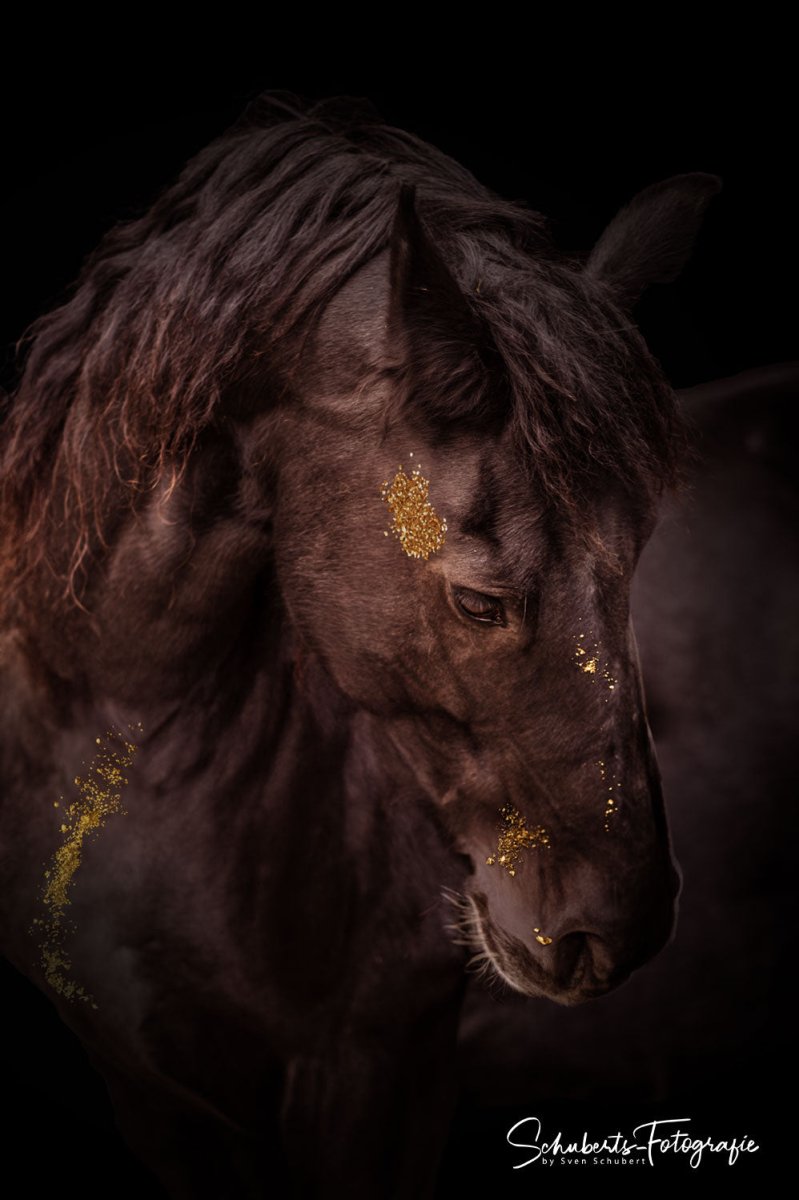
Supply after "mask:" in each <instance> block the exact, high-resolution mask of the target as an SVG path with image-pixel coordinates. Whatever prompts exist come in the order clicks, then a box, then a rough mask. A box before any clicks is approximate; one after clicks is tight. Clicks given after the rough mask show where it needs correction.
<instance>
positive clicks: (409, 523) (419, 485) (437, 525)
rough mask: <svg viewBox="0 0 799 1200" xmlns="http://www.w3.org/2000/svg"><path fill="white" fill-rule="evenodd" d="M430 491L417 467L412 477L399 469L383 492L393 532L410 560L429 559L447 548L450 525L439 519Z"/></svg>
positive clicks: (384, 486)
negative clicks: (429, 498)
mask: <svg viewBox="0 0 799 1200" xmlns="http://www.w3.org/2000/svg"><path fill="white" fill-rule="evenodd" d="M429 490H430V483H429V480H427V479H425V478H424V476H423V475H422V473H421V471H420V469H419V467H418V466H416V467H414V469H413V471H412V472H411V474H410V475H406V474H405V472H404V470H403V469H402V466H399V467H398V469H397V474H396V475H395V476H394V478H393V479H392V481H391V483H388V482H386V483H384V484H383V486H382V488H381V489H380V495H381V496H382V498H383V500H385V502H386V504H387V505H388V507H389V510H390V511H391V515H392V523H391V532H392V533H393V534H394V536H395V537H397V538H399V540H400V543H401V545H402V548H403V550H404V551H405V553H406V554H407V555H408V557H409V558H424V559H427V558H429V557H430V555H431V554H434V553H435V552H436V550H440V549H441V547H442V546H443V545H444V539H445V536H446V532H447V522H446V521H445V520H443V519H442V518H441V517H439V516H438V514H437V513H436V511H435V509H434V508H433V506H432V504H431V503H430V501H429V500H428V498H427V496H428V492H429ZM386 537H388V530H386Z"/></svg>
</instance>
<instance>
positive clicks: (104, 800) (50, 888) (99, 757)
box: [30, 724, 141, 1008]
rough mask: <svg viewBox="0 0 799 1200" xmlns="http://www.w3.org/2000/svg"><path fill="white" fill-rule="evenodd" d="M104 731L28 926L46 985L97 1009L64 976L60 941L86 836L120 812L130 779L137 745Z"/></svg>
mask: <svg viewBox="0 0 799 1200" xmlns="http://www.w3.org/2000/svg"><path fill="white" fill-rule="evenodd" d="M128 728H129V730H130V731H131V732H134V729H135V730H138V731H139V732H141V725H140V724H137V725H136V726H135V727H134V726H132V725H130V726H128ZM106 736H107V744H106V745H104V744H103V739H102V738H99V737H98V738H95V743H96V744H97V745H98V746H100V747H101V749H99V750H98V751H97V753H96V754H95V756H94V758H93V759H92V762H91V765H90V767H89V769H88V772H87V774H86V777H85V778H81V777H80V776H76V778H75V786H76V788H77V790H78V799H77V800H74V801H73V802H72V803H71V804H70V805H68V806H67V808H66V809H65V810H64V818H63V820H62V822H61V826H60V832H61V833H62V835H63V839H64V840H63V844H62V845H61V846H60V847H59V848H58V850H56V852H55V854H54V855H53V859H52V862H51V864H50V866H49V868H48V869H47V870H46V871H45V873H44V878H45V883H44V888H43V890H42V903H43V904H44V906H45V908H46V909H47V911H48V916H46V917H35V918H34V920H33V925H32V926H31V929H30V932H31V933H32V934H39V935H40V936H41V941H40V943H39V949H40V950H41V954H42V967H43V969H44V976H45V979H46V981H47V983H48V984H49V985H50V987H52V988H53V989H54V990H55V991H57V992H59V993H60V994H61V995H62V996H64V997H66V999H68V1000H76V999H78V1000H85V1001H87V1002H89V1003H90V1004H91V1006H92V1008H97V1005H96V1004H95V1003H94V999H93V997H92V996H90V995H89V994H88V992H86V991H85V990H84V989H83V988H82V987H81V986H80V985H79V984H77V983H75V982H74V981H73V980H72V979H70V978H69V977H68V972H69V971H70V970H71V967H72V963H71V961H70V959H69V956H68V955H67V953H66V951H65V950H64V946H63V942H64V938H65V936H66V933H67V927H66V925H67V923H66V921H65V917H64V911H65V909H66V907H67V905H68V904H69V903H70V901H69V894H68V893H69V889H70V887H71V886H72V883H73V881H74V877H75V873H76V871H77V870H78V867H79V866H80V864H81V854H82V850H83V843H84V839H85V838H87V837H88V836H89V834H91V833H93V832H94V831H95V830H97V829H101V828H102V827H103V825H104V824H105V821H106V820H107V818H108V817H109V816H112V815H114V814H116V813H122V815H124V810H123V808H122V805H121V800H122V788H123V787H124V786H125V785H126V784H127V782H128V781H127V779H126V777H125V775H124V774H123V771H124V770H125V769H126V768H127V767H129V766H131V764H132V763H133V759H134V757H135V755H136V746H135V745H134V743H133V742H129V741H126V740H125V738H124V737H123V736H122V735H121V734H118V733H117V731H116V730H110V731H109V732H108V733H107V735H106ZM62 799H63V797H62ZM53 807H54V808H58V807H59V803H58V801H57V800H54V801H53ZM70 924H71V923H70ZM71 929H72V930H73V931H74V929H75V926H74V924H71Z"/></svg>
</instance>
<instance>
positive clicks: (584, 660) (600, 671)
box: [574, 633, 617, 704]
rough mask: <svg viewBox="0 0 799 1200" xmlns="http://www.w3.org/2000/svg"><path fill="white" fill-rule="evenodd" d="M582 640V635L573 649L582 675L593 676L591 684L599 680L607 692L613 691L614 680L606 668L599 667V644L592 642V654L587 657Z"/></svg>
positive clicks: (614, 686) (583, 636)
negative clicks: (605, 686)
mask: <svg viewBox="0 0 799 1200" xmlns="http://www.w3.org/2000/svg"><path fill="white" fill-rule="evenodd" d="M584 638H585V634H584V633H581V634H579V635H578V640H577V644H576V646H575V648H574V661H575V663H576V664H577V666H578V667H579V668H580V670H581V671H582V672H583V673H584V674H586V675H593V676H594V679H592V681H591V682H592V683H595V682H596V680H597V679H601V680H603V682H604V683H605V684H606V685H607V688H608V691H610V692H613V691H615V690H616V683H617V681H616V679H615V678H614V676H613V675H611V673H610V671H608V669H607V667H600V665H599V643H598V642H594V653H593V654H591V656H590V657H588V651H587V650H586V648H585V646H584V645H581V642H582V641H583V640H584ZM605 703H606V704H607V700H605Z"/></svg>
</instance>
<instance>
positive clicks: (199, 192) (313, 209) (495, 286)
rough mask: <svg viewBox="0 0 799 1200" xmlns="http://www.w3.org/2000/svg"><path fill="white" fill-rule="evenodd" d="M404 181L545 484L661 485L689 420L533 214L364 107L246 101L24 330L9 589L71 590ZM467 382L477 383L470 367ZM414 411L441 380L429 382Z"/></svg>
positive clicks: (569, 500) (237, 397)
mask: <svg viewBox="0 0 799 1200" xmlns="http://www.w3.org/2000/svg"><path fill="white" fill-rule="evenodd" d="M402 183H414V184H415V185H416V197H417V203H418V211H419V215H420V219H421V220H422V221H423V223H424V225H425V226H426V228H427V229H428V230H429V231H430V233H431V235H432V236H433V237H434V239H435V242H436V244H437V246H438V247H439V249H440V253H441V254H442V256H443V257H444V259H445V261H446V262H447V264H448V266H449V267H450V269H451V271H452V273H453V274H454V275H455V277H456V278H457V280H458V282H459V284H460V286H461V287H462V289H463V292H464V294H465V296H466V297H468V302H469V303H470V304H471V305H472V306H473V308H474V310H475V312H476V313H477V314H478V315H479V317H480V318H481V319H482V320H483V321H484V322H485V323H486V324H487V326H488V327H489V328H490V330H491V333H492V336H493V338H494V342H495V344H496V346H497V348H498V349H499V352H500V356H501V358H502V361H503V368H504V371H505V373H506V378H507V380H508V383H509V385H510V387H509V395H510V398H511V406H510V411H509V413H508V419H510V420H512V422H513V428H514V433H515V436H516V440H517V442H518V445H519V447H520V449H521V450H522V451H523V452H524V453H525V454H526V455H527V458H528V460H529V462H530V465H531V469H532V470H533V472H534V474H535V477H536V479H537V481H538V483H539V484H540V486H541V487H542V489H543V490H544V492H545V493H546V495H547V497H548V498H549V500H550V501H551V502H552V504H553V505H555V506H556V507H557V508H558V509H560V510H561V511H563V512H564V513H565V514H567V515H568V514H571V516H572V517H574V516H575V515H576V514H577V513H578V512H579V509H580V505H581V503H582V502H583V499H584V496H583V488H584V481H585V480H587V479H588V478H589V477H592V476H593V475H596V473H597V472H600V473H601V472H602V471H608V472H612V473H613V475H614V477H615V478H617V479H621V480H624V481H625V482H626V485H627V486H629V487H630V488H631V489H632V490H633V491H635V489H639V490H640V489H643V490H644V491H645V492H647V493H649V492H652V491H660V490H661V489H662V488H663V487H668V486H673V485H674V484H675V483H678V482H679V477H680V470H679V468H680V464H681V462H682V461H683V460H684V457H685V452H686V446H687V440H686V430H685V427H684V425H683V423H682V419H681V417H680V415H679V413H678V411H677V408H676V403H675V399H674V396H673V393H672V392H671V389H670V388H669V386H668V384H667V383H666V381H665V379H664V378H663V376H662V373H661V371H660V368H659V366H658V364H657V363H656V362H655V360H654V359H653V358H652V357H651V355H650V354H649V352H648V351H647V349H646V347H645V345H644V343H643V340H642V338H641V336H640V334H639V332H638V331H637V329H636V327H635V325H634V324H633V323H632V321H631V320H630V317H629V315H628V314H627V313H625V312H624V311H623V310H622V309H621V308H619V307H618V306H617V305H616V303H615V302H614V300H613V297H612V293H611V292H610V290H609V289H608V288H606V286H605V285H603V284H602V283H600V282H598V281H596V280H595V279H592V278H591V277H590V276H589V275H587V274H586V273H585V272H584V271H583V269H582V266H583V263H582V261H581V260H580V259H579V258H577V257H568V256H563V255H562V254H561V253H560V252H559V251H558V250H557V249H556V248H555V246H554V245H553V243H552V240H551V237H550V234H549V231H548V226H547V223H546V221H545V219H544V218H543V217H542V216H541V215H540V214H538V213H536V212H533V211H531V210H530V209H528V208H526V207H525V206H524V205H523V204H522V203H520V202H508V201H505V200H503V199H501V198H500V197H498V196H497V195H495V194H494V193H493V192H492V191H491V190H490V189H489V188H487V187H485V186H483V185H482V184H481V183H479V182H478V181H477V180H476V179H475V178H474V177H473V175H472V174H471V173H470V172H469V171H468V170H467V169H466V168H465V167H463V166H461V165H460V164H458V163H457V162H455V161H454V160H453V159H451V158H449V157H448V156H447V155H446V154H444V153H443V152H441V151H439V150H437V149H436V148H434V147H432V146H430V145H428V144H426V143H425V142H423V141H421V140H420V139H419V138H418V137H416V136H415V135H413V134H412V133H409V132H405V131H403V130H400V129H397V128H394V127H391V126H389V125H387V124H385V123H384V122H383V121H382V119H381V117H380V114H379V113H377V112H376V111H375V110H374V108H372V107H371V106H370V105H369V104H368V102H363V101H353V100H352V99H350V98H347V97H337V98H335V99H333V100H328V101H323V102H320V103H313V102H309V101H306V100H303V99H300V98H298V97H297V96H295V95H293V94H291V93H286V92H282V91H279V92H267V93H264V94H263V95H262V96H260V97H258V99H257V100H255V101H254V102H253V103H252V104H251V105H250V106H249V108H248V109H247V110H246V111H245V113H244V114H243V115H242V117H241V118H240V119H239V120H238V121H237V122H236V123H235V124H234V125H233V126H232V127H231V128H230V129H229V130H227V132H226V133H224V134H223V135H222V136H221V137H219V138H217V139H216V140H215V141H213V142H212V143H211V144H210V145H209V146H207V147H206V148H205V149H204V150H202V151H201V152H200V153H199V154H198V155H197V156H196V157H195V158H193V159H192V160H191V161H190V162H189V163H188V164H187V165H186V167H185V168H184V169H183V171H182V173H181V174H180V176H179V177H178V179H177V180H176V181H175V182H174V183H173V184H172V185H171V186H169V187H167V188H166V189H165V190H164V191H163V192H162V193H161V194H160V195H159V196H158V198H157V199H156V201H155V202H154V203H153V205H152V206H151V208H150V209H149V211H147V212H146V213H145V214H144V215H143V216H140V217H138V218H136V219H133V220H128V221H124V222H121V223H119V224H117V225H116V226H115V227H114V228H112V229H111V230H110V231H109V232H108V233H107V234H106V235H105V236H104V238H103V239H102V241H101V242H100V244H99V245H98V246H97V248H96V249H95V250H94V252H93V253H92V254H91V255H90V256H89V257H88V259H87V260H86V262H85V264H84V266H83V269H82V271H81V273H80V275H79V277H78V279H77V281H76V283H75V284H74V285H73V287H72V289H71V295H70V296H69V298H68V299H67V300H66V301H65V302H64V303H63V304H62V305H61V306H60V307H57V308H55V309H54V310H53V311H51V312H49V313H47V314H45V315H42V316H40V317H39V318H37V319H36V320H35V321H34V322H33V323H32V324H31V325H30V326H29V328H28V329H27V330H26V331H25V334H24V335H23V337H22V338H21V339H20V341H19V343H18V351H19V355H20V370H19V383H18V386H17V387H16V389H15V390H14V392H13V393H12V395H10V396H9V397H8V401H7V405H6V409H7V411H6V419H5V422H4V425H3V427H2V435H1V436H2V445H1V446H0V531H1V532H0V539H2V540H1V541H0V572H1V573H2V575H1V577H2V592H1V593H0V595H3V596H5V597H8V596H10V595H11V594H12V593H17V594H20V589H21V585H22V584H23V583H24V581H25V579H26V578H28V577H29V576H30V575H31V573H32V572H33V571H34V570H35V569H36V568H38V567H40V566H42V565H46V566H48V567H49V568H50V571H51V572H52V573H53V575H54V576H55V577H56V578H57V579H58V580H59V581H60V584H61V585H62V586H63V591H64V594H65V595H68V596H71V597H72V598H74V599H75V600H76V601H79V591H80V586H79V585H80V581H81V580H82V579H85V578H86V577H87V574H88V572H89V570H90V568H91V565H92V563H93V562H94V561H95V560H96V557H97V555H98V554H99V553H100V552H101V551H102V548H103V547H104V546H107V545H108V544H109V539H110V537H111V536H112V533H113V530H114V528H115V527H116V525H117V524H118V522H119V521H120V520H121V519H122V518H123V517H124V514H125V513H126V512H127V511H130V509H131V508H135V507H136V504H137V498H139V497H140V496H141V495H142V494H143V493H146V492H148V491H150V490H152V489H154V488H156V487H159V486H165V485H168V486H174V484H175V483H176V482H177V481H178V480H179V479H180V477H181V475H182V473H183V471H184V470H185V468H186V464H187V462H188V460H189V458H190V456H191V453H192V450H193V448H194V447H195V445H196V444H197V440H198V438H200V437H201V436H202V435H204V434H205V433H206V431H211V430H213V428H214V427H216V426H222V425H224V424H225V422H228V421H230V419H231V413H232V412H233V411H234V409H235V407H236V405H237V404H241V403H242V400H241V397H242V396H244V395H249V394H251V395H255V394H257V395H258V396H259V397H260V402H261V403H263V404H267V403H269V402H270V398H272V397H273V396H274V395H275V393H276V390H277V389H278V388H279V387H280V386H282V384H281V381H282V382H283V383H285V381H286V380H287V379H288V380H290V378H291V373H292V370H293V367H294V366H295V365H296V364H297V362H298V360H299V356H300V354H301V353H302V345H303V338H304V336H305V335H306V334H307V332H308V330H309V328H310V327H311V325H312V323H313V319H314V317H315V316H316V315H317V314H319V313H321V311H322V309H323V308H324V306H325V305H326V304H327V303H328V302H329V301H330V299H331V298H332V297H333V296H334V295H335V293H336V292H337V290H338V289H339V288H340V287H341V286H342V285H343V283H344V282H346V280H347V279H348V278H349V277H350V276H351V275H352V274H353V273H354V272H355V271H356V270H358V268H359V267H361V266H362V265H364V264H365V263H366V262H367V261H369V260H370V259H371V258H372V257H373V256H374V255H375V254H376V253H378V252H379V251H381V250H383V249H385V248H386V246H387V245H388V243H389V238H390V234H391V228H392V222H393V219H394V215H395V212H396V206H397V195H398V189H399V187H400V185H401V184H402ZM476 384H479V381H476ZM429 386H430V389H431V395H430V397H429V404H430V408H431V411H432V410H434V409H436V408H437V407H438V408H441V407H442V406H445V407H448V408H450V410H451V413H452V414H455V415H456V414H457V408H458V405H459V404H460V403H462V402H463V397H462V395H461V396H459V394H458V392H457V390H456V389H449V391H448V390H447V389H446V388H444V389H443V390H442V389H441V388H440V387H437V388H436V390H435V394H433V389H434V386H435V381H433V380H431V381H430V385H429Z"/></svg>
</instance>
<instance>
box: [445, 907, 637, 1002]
mask: <svg viewBox="0 0 799 1200" xmlns="http://www.w3.org/2000/svg"><path fill="white" fill-rule="evenodd" d="M481 899H483V900H484V897H481ZM469 900H470V903H471V907H472V910H473V918H472V920H471V921H470V922H469V924H470V928H471V938H470V941H471V944H472V946H473V947H474V948H475V950H476V951H477V953H476V955H475V959H476V960H477V961H478V962H479V963H480V964H481V967H482V969H483V970H484V971H486V970H487V971H493V973H494V974H495V975H496V976H498V977H499V978H500V979H501V980H503V982H504V983H506V984H507V985H508V986H509V987H511V988H512V989H513V990H514V991H516V992H521V994H522V995H525V996H531V997H535V998H538V999H546V1000H551V1001H553V1002H554V1003H556V1004H560V1005H564V1006H566V1007H571V1006H573V1005H577V1004H583V1003H585V1002H586V1001H588V1000H597V999H599V998H600V997H602V996H605V995H607V993H608V992H612V991H613V990H614V989H615V988H617V987H619V985H620V984H622V983H624V982H625V980H626V979H628V978H629V976H630V974H631V972H630V971H629V970H625V969H623V968H617V969H616V970H614V971H613V972H612V973H610V974H609V975H606V976H605V977H604V978H598V977H597V976H596V975H595V974H594V972H593V970H592V969H591V966H590V963H589V960H588V958H587V957H586V956H585V955H584V956H582V958H581V960H580V961H579V962H577V963H575V962H574V959H573V957H570V956H568V955H566V956H565V957H564V956H563V955H562V954H561V953H560V952H559V949H558V947H557V946H556V947H555V948H554V953H553V954H552V955H551V959H550V962H549V963H546V964H545V963H544V962H541V961H539V960H538V958H537V957H536V956H535V955H534V954H533V952H532V950H530V949H528V947H527V946H525V945H524V944H523V943H522V942H521V941H519V939H518V938H515V937H512V936H510V935H509V934H506V933H504V932H502V931H501V930H498V929H497V928H496V927H495V926H494V925H493V924H492V923H491V921H490V919H489V918H488V916H487V914H486V913H485V912H482V911H481V909H482V907H483V906H482V905H480V904H479V903H478V902H476V900H475V897H473V896H470V897H469Z"/></svg>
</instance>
